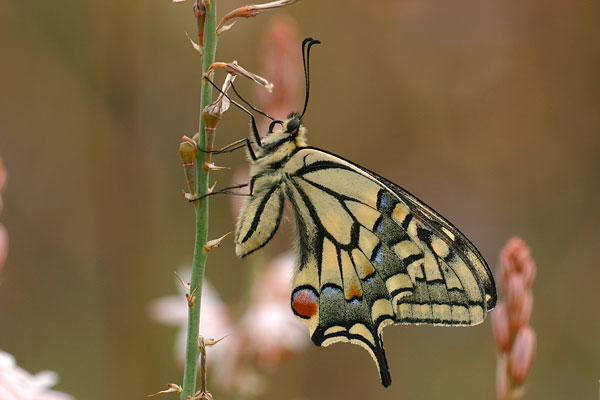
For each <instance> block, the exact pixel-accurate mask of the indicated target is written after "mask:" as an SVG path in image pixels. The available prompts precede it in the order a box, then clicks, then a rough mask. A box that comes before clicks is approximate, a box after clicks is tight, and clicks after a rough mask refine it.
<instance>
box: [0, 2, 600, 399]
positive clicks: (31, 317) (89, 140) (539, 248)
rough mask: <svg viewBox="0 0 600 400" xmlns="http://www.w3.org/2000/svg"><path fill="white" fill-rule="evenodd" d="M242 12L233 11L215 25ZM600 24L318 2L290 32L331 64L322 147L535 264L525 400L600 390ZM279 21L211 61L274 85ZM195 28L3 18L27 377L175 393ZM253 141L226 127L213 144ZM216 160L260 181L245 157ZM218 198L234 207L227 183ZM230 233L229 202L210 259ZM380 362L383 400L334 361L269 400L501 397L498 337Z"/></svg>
mask: <svg viewBox="0 0 600 400" xmlns="http://www.w3.org/2000/svg"><path fill="white" fill-rule="evenodd" d="M243 4H244V3H243V2H241V1H219V2H218V6H219V11H220V14H221V15H223V14H224V12H226V11H228V10H230V9H232V8H234V7H237V6H241V5H243ZM599 11H600V3H598V2H579V3H577V2H566V1H559V0H551V1H549V2H539V3H536V2H522V1H508V2H479V1H475V0H459V1H455V2H446V3H442V2H435V1H406V2H399V1H378V2H367V3H365V2H358V1H347V2H316V1H308V0H307V1H304V2H301V3H299V4H297V5H294V6H292V7H290V8H289V9H287V10H286V12H287V13H288V14H290V15H292V16H293V17H294V18H295V19H296V20H297V21H298V24H299V26H300V30H301V32H300V34H301V35H302V36H309V35H310V36H314V37H317V38H319V39H321V40H322V42H323V45H322V46H320V47H318V48H315V50H314V52H313V54H314V57H313V60H312V61H313V62H312V67H313V68H312V74H311V75H312V84H313V91H312V96H311V103H310V106H309V111H308V113H307V117H306V118H305V123H306V125H307V127H308V128H309V135H310V136H309V139H310V144H311V145H314V146H317V147H322V148H326V149H328V150H330V151H333V152H335V153H338V154H340V155H342V156H344V157H347V158H350V159H352V160H355V161H356V162H358V163H359V164H362V165H364V166H366V167H368V168H369V169H372V170H374V171H377V172H378V173H380V174H382V175H384V176H386V177H388V178H390V179H392V180H393V181H395V182H397V183H399V184H400V185H402V186H403V187H405V188H407V189H408V190H410V191H411V192H413V193H415V194H416V195H417V196H419V197H421V198H422V199H424V200H425V201H426V202H427V203H429V204H430V205H432V206H433V207H435V208H436V209H438V210H439V211H440V212H441V213H442V214H444V215H445V216H447V217H448V218H449V219H450V220H452V221H453V222H455V224H456V225H457V226H458V227H460V228H461V229H462V230H463V232H465V233H466V234H467V235H468V236H469V237H471V238H472V240H473V241H474V242H475V244H477V245H478V247H479V248H480V249H481V250H482V252H483V254H484V256H485V257H486V258H487V259H488V260H489V262H490V264H491V265H492V266H493V267H495V265H496V264H497V257H498V253H499V250H500V248H501V247H502V245H503V244H504V242H505V241H506V239H507V238H508V237H509V236H511V235H513V234H518V235H521V236H522V237H524V238H525V240H526V241H527V242H528V243H529V244H530V245H531V247H532V249H533V255H534V258H535V259H536V261H537V263H538V279H537V282H536V285H535V287H534V295H535V306H534V315H533V322H532V325H533V326H534V328H535V329H536V331H537V334H538V352H537V355H536V360H535V361H534V365H533V370H532V373H531V376H530V378H529V379H528V383H527V388H528V392H527V398H529V399H547V398H586V397H587V398H590V393H591V396H595V394H596V393H597V385H598V378H599V377H600V370H599V369H598V361H599V360H600V344H599V343H600V342H599V341H598V337H599V335H600V315H599V314H598V313H599V311H598V305H599V301H598V297H597V286H598V285H597V282H598V281H599V280H600V268H598V265H597V264H598V261H597V259H596V258H594V257H595V256H594V254H595V250H596V249H597V247H598V242H599V241H600V230H599V228H598V222H599V221H600V211H599V210H600V208H599V207H598V203H599V202H600V179H599V172H600V152H599V149H600V139H599V136H598V132H599V128H600V113H599V112H598V107H599V103H598V99H599V98H600V74H599V73H598V71H600V56H599V54H600V53H599V52H598V48H599V46H600V30H599V25H598V15H599ZM277 15H278V13H273V14H272V15H270V16H265V15H261V16H259V17H257V18H255V19H252V20H244V21H239V22H238V24H237V25H236V26H235V28H234V29H233V30H232V31H230V32H227V33H225V34H223V36H222V37H221V40H220V43H219V49H218V54H217V59H218V60H220V61H232V60H233V59H236V60H238V61H239V62H240V63H241V64H242V65H244V66H245V67H246V68H247V69H249V70H252V71H255V70H257V68H258V67H259V66H260V62H261V54H260V53H259V48H260V46H259V44H260V42H261V37H262V34H263V32H264V28H265V26H266V22H267V21H268V19H269V18H271V17H276V16H277ZM194 29H195V21H194V19H193V16H192V14H191V3H190V2H188V3H184V4H178V5H173V4H171V2H170V1H168V0H164V1H155V2H148V1H141V0H134V1H128V2H123V1H114V0H104V1H96V0H92V1H85V2H82V1H75V0H58V1H53V2H25V1H14V0H13V1H10V0H9V1H5V2H2V4H0V48H1V49H2V62H1V63H0V88H1V95H0V102H1V104H0V154H1V155H2V157H3V159H4V163H5V165H6V168H7V170H8V172H9V182H8V187H7V190H6V193H5V194H4V195H3V199H4V212H3V215H2V219H3V222H4V224H5V225H6V227H7V230H8V233H9V237H10V249H9V257H8V260H7V263H6V266H5V267H4V270H3V271H2V281H1V285H0V347H2V348H3V349H5V350H7V351H9V352H11V353H13V354H14V355H15V356H16V357H17V360H18V362H19V364H20V365H22V366H23V367H25V368H26V369H28V370H29V371H32V372H35V371H39V370H42V369H53V370H56V371H58V373H59V374H60V377H61V383H60V384H59V386H58V387H57V388H58V389H59V390H63V391H65V392H68V393H71V394H73V395H74V396H76V397H77V398H79V399H86V400H99V399H106V398H111V399H133V398H137V399H141V398H145V396H146V395H147V394H149V393H153V392H156V391H158V390H161V389H162V388H164V385H165V384H166V383H167V382H178V381H180V378H181V371H180V370H178V368H177V366H176V365H175V362H174V357H173V354H172V346H173V343H172V342H173V337H174V330H173V329H171V328H167V327H163V326H160V325H157V324H156V323H153V322H152V321H150V320H149V318H148V316H147V306H148V303H149V302H150V301H151V300H152V299H155V298H157V297H160V296H164V295H167V294H170V293H172V292H173V291H174V289H173V285H172V281H173V279H172V271H173V270H175V269H176V268H177V267H178V266H179V265H180V264H183V263H186V262H189V261H190V259H191V255H192V244H193V234H194V233H193V229H194V227H193V224H194V217H193V211H192V208H191V207H190V206H189V205H188V204H187V203H186V202H185V201H184V199H183V196H182V194H181V190H182V189H183V188H184V187H185V181H184V178H183V173H182V170H181V165H180V162H179V160H178V157H177V147H178V144H179V139H180V137H181V136H182V135H188V136H192V135H193V133H194V132H195V130H196V129H197V128H196V127H197V120H198V104H199V85H200V75H199V71H200V58H199V57H198V54H197V53H196V52H195V51H193V49H191V47H190V45H189V43H188V41H187V39H186V38H185V35H184V32H185V31H188V32H190V33H193V32H194ZM240 87H241V88H242V89H243V90H244V91H245V92H246V93H252V92H253V91H254V90H255V89H254V88H253V87H251V86H250V84H247V83H244V84H240ZM302 101H303V99H301V98H299V99H298V108H300V107H301V104H302ZM290 111H292V110H290ZM247 133H248V125H247V118H246V116H245V115H244V114H242V113H240V112H239V111H237V110H234V109H232V110H230V111H229V112H228V113H227V114H226V116H225V118H224V120H223V122H222V123H221V125H220V127H219V132H218V136H217V142H218V144H221V145H225V144H227V143H230V142H232V141H234V140H236V139H239V138H242V137H244V136H245V135H247ZM217 162H218V164H219V165H229V166H232V167H234V168H238V167H242V166H243V165H245V160H244V157H243V156H242V154H241V153H234V154H231V155H223V156H220V158H219V159H218V160H217ZM213 179H216V180H218V181H219V185H226V184H227V183H228V182H229V180H230V179H231V173H230V172H217V173H215V174H214V175H213ZM288 225H289V224H288ZM233 227H234V222H233V220H232V217H231V213H230V206H229V199H227V198H226V197H218V198H217V197H215V198H214V199H213V200H212V201H211V226H210V231H211V237H217V236H220V235H222V234H223V233H225V232H227V231H230V230H232V229H233ZM290 234H291V230H290V229H288V228H284V229H283V230H282V231H281V232H279V234H278V235H277V237H276V239H275V240H274V243H273V244H272V245H270V246H269V247H267V248H266V249H265V250H264V254H271V255H274V254H277V253H278V252H279V251H283V250H285V249H288V248H290V247H291V243H292V239H291V238H290ZM246 266H247V263H246V262H244V261H240V260H238V259H236V258H235V256H234V254H233V245H232V241H231V240H228V241H226V243H225V244H224V245H223V246H222V247H221V248H219V249H218V250H217V251H214V253H211V256H210V257H209V262H208V268H207V277H208V279H210V280H211V281H212V282H213V283H214V284H215V286H216V287H217V288H218V289H219V291H220V293H221V294H222V296H223V297H224V298H225V299H226V300H227V301H228V302H231V303H235V302H236V301H240V298H241V296H242V292H243V290H244V287H245V282H244V280H245V279H246V278H247V277H248V272H247V271H246V270H245V267H246ZM385 340H386V346H387V347H386V349H387V352H388V359H389V363H390V369H391V372H392V376H393V384H392V386H391V387H390V388H389V389H387V390H384V389H383V388H381V387H380V385H379V380H378V378H377V376H376V372H375V369H374V368H373V365H372V361H371V360H370V359H369V357H368V355H367V353H366V352H364V351H363V350H361V349H359V348H358V347H356V346H351V345H343V344H341V345H335V346H333V347H331V348H327V349H318V348H316V347H314V346H312V347H311V348H310V350H309V351H307V352H305V353H303V354H301V355H299V356H296V357H295V358H293V359H292V360H291V362H290V363H288V364H287V365H286V366H285V367H284V368H283V369H281V370H280V371H278V372H277V373H276V374H275V375H274V376H273V377H272V381H271V386H270V389H269V390H268V392H267V395H266V396H265V398H271V399H280V398H289V399H325V398H344V399H359V398H381V399H398V398H403V399H439V398H447V399H454V398H456V399H481V398H493V396H494V374H495V372H494V369H495V350H494V345H493V342H492V337H491V333H490V327H489V322H487V321H486V323H485V324H483V325H482V326H478V327H475V328H470V329H458V328H457V329H451V328H447V329H444V328H431V327H392V328H388V329H386V331H385ZM174 397H175V396H173V398H174ZM218 398H226V396H218Z"/></svg>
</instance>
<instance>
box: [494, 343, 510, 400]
mask: <svg viewBox="0 0 600 400" xmlns="http://www.w3.org/2000/svg"><path fill="white" fill-rule="evenodd" d="M507 367H508V366H507V363H506V355H504V354H502V355H500V357H498V363H497V364H496V396H497V397H498V400H506V398H507V397H508V368H507Z"/></svg>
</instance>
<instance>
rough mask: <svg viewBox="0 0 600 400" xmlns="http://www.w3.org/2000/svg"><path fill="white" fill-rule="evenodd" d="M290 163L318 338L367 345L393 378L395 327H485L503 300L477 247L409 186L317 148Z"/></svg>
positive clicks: (302, 267)
mask: <svg viewBox="0 0 600 400" xmlns="http://www.w3.org/2000/svg"><path fill="white" fill-rule="evenodd" d="M283 169H284V175H285V176H286V178H285V179H284V184H283V187H284V189H285V192H286V195H287V197H288V198H289V199H290V202H291V203H292V206H293V208H294V211H295V215H296V220H297V227H298V240H299V242H300V243H299V246H298V249H299V265H298V268H297V270H296V274H295V276H294V280H293V291H292V298H291V305H292V309H293V311H294V313H295V314H296V316H297V317H298V318H300V319H301V320H302V321H303V322H305V323H306V324H307V325H308V327H309V329H310V333H311V338H312V340H313V341H314V342H315V343H316V344H317V345H320V346H328V345H330V344H332V343H336V342H340V341H341V342H346V341H349V342H351V343H355V344H358V345H360V346H362V347H363V348H365V349H366V350H367V351H368V352H369V353H370V354H371V356H372V357H373V359H374V361H375V363H376V364H377V366H378V369H379V374H380V378H381V381H382V384H383V385H384V386H388V385H389V384H390V383H391V377H390V374H389V371H388V365H387V361H386V357H385V352H384V349H383V339H382V329H383V328H384V327H385V326H387V325H390V324H394V323H411V324H433V325H455V326H467V325H475V324H478V323H480V322H482V321H483V320H484V318H485V316H486V313H487V312H488V311H489V310H491V309H492V308H493V307H494V305H495V302H496V292H495V286H494V282H493V277H492V274H491V272H490V269H489V267H488V266H487V264H486V262H485V260H484V259H483V257H482V256H481V255H480V254H479V252H478V251H477V249H476V248H475V247H474V246H473V245H472V244H471V242H470V241H469V240H468V239H467V238H466V237H465V236H464V235H463V234H462V233H461V232H460V231H458V229H456V228H455V227H454V226H453V225H452V224H450V223H449V222H448V221H446V220H445V219H444V218H443V217H441V216H440V215H439V214H438V213H436V212H435V211H434V210H432V209H431V208H430V207H428V206H427V205H426V204H424V203H423V202H421V201H420V200H418V199H417V198H415V197H414V196H412V195H411V194H410V193H408V192H406V191H405V190H404V189H402V188H400V187H399V186H397V185H395V184H393V183H391V182H389V181H388V180H386V179H384V178H381V177H380V176H378V175H376V174H373V173H372V172H370V171H368V170H366V169H364V168H362V167H360V166H357V165H355V164H353V163H351V162H349V161H347V160H344V159H342V158H340V157H338V156H335V155H333V154H330V153H327V152H325V151H322V150H318V149H315V148H311V147H304V148H300V149H299V150H298V151H296V152H295V153H294V154H293V155H292V156H291V157H290V158H289V160H288V161H287V162H286V164H285V166H284V167H283Z"/></svg>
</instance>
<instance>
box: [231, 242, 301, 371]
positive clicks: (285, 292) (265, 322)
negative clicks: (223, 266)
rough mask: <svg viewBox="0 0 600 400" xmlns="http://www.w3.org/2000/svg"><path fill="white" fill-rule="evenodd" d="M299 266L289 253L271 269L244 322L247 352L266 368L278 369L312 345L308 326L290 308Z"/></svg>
mask: <svg viewBox="0 0 600 400" xmlns="http://www.w3.org/2000/svg"><path fill="white" fill-rule="evenodd" d="M295 263H296V258H295V256H294V255H293V254H291V253H285V254H283V255H281V256H279V257H277V258H276V259H274V260H273V261H272V262H271V263H270V264H269V265H268V266H267V268H266V270H265V271H264V273H263V274H262V275H261V276H260V277H259V278H258V280H257V282H256V285H255V286H254V290H253V298H252V302H251V304H250V307H249V308H248V311H247V312H246V314H245V315H244V317H243V319H242V322H241V324H242V327H241V329H243V331H244V334H245V336H246V338H247V339H246V340H247V341H248V343H247V347H248V349H247V350H248V351H249V352H251V353H252V354H253V355H254V357H255V358H256V360H257V362H258V363H259V364H260V365H261V366H262V367H264V368H269V369H275V368H277V367H278V366H280V365H281V363H282V362H283V361H286V360H287V358H289V356H291V355H292V353H294V352H297V351H299V350H301V349H303V348H304V347H305V346H306V344H307V342H308V332H307V331H306V326H305V325H304V324H303V323H302V322H300V321H298V319H297V318H296V317H295V316H294V315H293V313H292V310H291V309H290V296H291V288H290V279H291V277H292V274H293V271H294V265H295Z"/></svg>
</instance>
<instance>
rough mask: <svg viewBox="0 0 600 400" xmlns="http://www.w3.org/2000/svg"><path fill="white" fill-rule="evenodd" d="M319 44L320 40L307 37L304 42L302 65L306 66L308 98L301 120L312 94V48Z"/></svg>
mask: <svg viewBox="0 0 600 400" xmlns="http://www.w3.org/2000/svg"><path fill="white" fill-rule="evenodd" d="M319 43H321V41H320V40H316V39H313V38H311V37H307V38H306V39H304V40H303V41H302V63H303V64H304V78H305V79H306V97H305V98H304V108H303V109H302V114H300V117H299V119H302V117H303V116H304V113H305V112H306V107H307V106H308V95H309V94H310V64H309V63H310V48H311V47H312V46H313V45H315V44H319Z"/></svg>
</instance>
